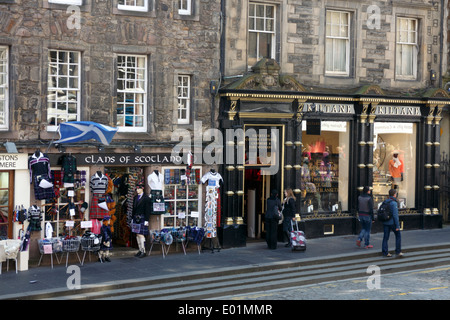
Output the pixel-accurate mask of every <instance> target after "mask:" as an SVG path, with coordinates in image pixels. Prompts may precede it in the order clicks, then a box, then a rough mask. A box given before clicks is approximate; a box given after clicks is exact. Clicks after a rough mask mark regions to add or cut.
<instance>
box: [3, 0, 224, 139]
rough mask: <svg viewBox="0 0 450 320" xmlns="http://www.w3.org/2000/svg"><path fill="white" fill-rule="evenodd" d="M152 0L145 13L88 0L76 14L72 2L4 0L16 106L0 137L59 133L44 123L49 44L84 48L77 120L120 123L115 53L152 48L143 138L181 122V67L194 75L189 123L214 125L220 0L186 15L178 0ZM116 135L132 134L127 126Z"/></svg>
mask: <svg viewBox="0 0 450 320" xmlns="http://www.w3.org/2000/svg"><path fill="white" fill-rule="evenodd" d="M149 3H150V5H149V7H150V8H149V12H145V13H142V12H130V11H125V12H124V11H120V10H118V9H117V0H83V5H82V6H80V7H76V8H78V9H77V10H79V15H78V16H76V15H75V14H76V12H75V11H67V8H68V6H67V5H59V4H52V3H48V1H47V0H0V45H7V46H9V50H10V83H9V87H10V110H11V112H10V113H11V115H10V130H9V131H8V132H2V133H0V137H2V138H8V139H21V140H37V139H51V138H53V137H55V134H54V133H48V132H47V131H46V99H47V97H46V94H47V92H46V90H47V85H46V82H47V72H48V71H47V68H48V58H47V56H48V50H49V48H50V49H63V50H77V51H81V53H82V66H81V82H82V91H81V96H82V98H81V99H82V102H81V119H80V120H90V121H97V122H101V123H104V124H108V125H112V126H115V124H116V123H115V121H116V120H115V108H116V70H115V69H116V68H115V63H116V56H117V54H139V55H146V56H147V58H148V60H147V61H148V69H149V72H148V74H149V77H148V105H149V115H148V119H149V121H148V133H149V134H144V135H142V138H143V139H146V140H158V141H161V139H163V140H164V139H168V140H170V135H171V133H172V131H173V130H175V129H176V128H177V127H178V126H177V124H176V123H177V122H176V108H177V100H176V76H177V74H179V73H183V74H190V75H191V76H192V84H191V85H192V91H191V96H192V100H191V104H192V108H193V109H192V110H193V111H192V118H191V123H193V121H195V120H197V121H202V122H203V124H204V125H206V126H209V125H210V123H211V119H210V111H211V99H212V96H211V94H210V91H209V84H210V81H211V80H219V57H220V55H219V46H220V34H219V21H220V19H219V15H220V1H219V0H213V1H209V0H196V1H193V4H194V14H193V15H192V16H188V17H186V16H179V15H178V14H177V1H175V0H173V1H171V0H162V1H149ZM73 18H75V19H77V21H74V20H70V19H73ZM68 21H69V23H68ZM71 22H72V23H73V22H75V23H79V27H74V26H75V24H70V23H71ZM216 114H217V113H216ZM184 127H188V128H189V127H190V126H189V125H184ZM133 137H135V136H133ZM117 138H119V139H120V138H123V139H130V134H125V133H123V134H119V135H117Z"/></svg>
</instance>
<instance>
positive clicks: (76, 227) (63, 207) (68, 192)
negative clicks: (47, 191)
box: [41, 168, 88, 237]
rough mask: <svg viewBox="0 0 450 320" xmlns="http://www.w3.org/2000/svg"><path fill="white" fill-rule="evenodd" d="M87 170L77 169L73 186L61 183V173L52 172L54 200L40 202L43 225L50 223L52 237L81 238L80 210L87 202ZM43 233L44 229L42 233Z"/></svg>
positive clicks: (82, 230) (82, 213)
mask: <svg viewBox="0 0 450 320" xmlns="http://www.w3.org/2000/svg"><path fill="white" fill-rule="evenodd" d="M87 175H88V169H87V168H78V170H77V171H76V174H75V178H74V183H73V184H71V185H73V186H69V185H67V184H64V183H63V182H62V171H61V170H52V176H53V177H54V178H53V181H54V182H55V185H54V190H55V195H56V196H55V198H54V199H47V200H43V201H42V205H41V213H42V214H43V218H44V219H43V221H44V225H45V224H46V223H47V222H50V224H51V227H52V229H53V237H58V236H81V235H82V234H83V233H84V231H85V230H84V229H82V228H81V221H83V220H84V214H85V213H84V212H83V210H82V206H83V203H85V202H86V201H87V191H86V177H87ZM42 232H44V229H43V231H42Z"/></svg>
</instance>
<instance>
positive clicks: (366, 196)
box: [356, 186, 373, 249]
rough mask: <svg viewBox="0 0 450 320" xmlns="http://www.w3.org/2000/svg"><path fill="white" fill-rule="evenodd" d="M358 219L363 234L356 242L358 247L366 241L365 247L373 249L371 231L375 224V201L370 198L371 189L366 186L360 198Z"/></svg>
mask: <svg viewBox="0 0 450 320" xmlns="http://www.w3.org/2000/svg"><path fill="white" fill-rule="evenodd" d="M358 217H359V223H360V224H361V232H360V234H359V236H358V240H356V245H357V246H358V247H360V246H361V241H362V240H363V239H364V247H365V248H366V249H370V248H373V246H372V245H371V244H370V231H371V229H372V222H373V200H372V197H371V196H370V188H369V187H367V186H365V187H364V188H363V192H362V195H360V196H359V197H358Z"/></svg>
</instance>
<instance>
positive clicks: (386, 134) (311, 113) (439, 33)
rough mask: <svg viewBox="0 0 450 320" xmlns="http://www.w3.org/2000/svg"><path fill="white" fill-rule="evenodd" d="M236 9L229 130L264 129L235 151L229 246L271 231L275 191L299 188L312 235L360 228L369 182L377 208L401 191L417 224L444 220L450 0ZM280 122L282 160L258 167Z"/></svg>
mask: <svg viewBox="0 0 450 320" xmlns="http://www.w3.org/2000/svg"><path fill="white" fill-rule="evenodd" d="M225 17H226V21H225V33H226V36H225V37H224V38H225V42H224V62H223V69H222V72H223V74H224V80H225V81H224V82H225V85H224V86H223V87H222V88H221V90H220V91H219V93H220V96H221V102H220V110H221V111H220V120H221V128H222V129H223V130H224V131H226V130H227V129H229V130H231V129H233V128H242V129H243V130H244V132H245V133H247V130H252V132H253V133H250V131H248V132H249V133H248V135H247V139H246V138H243V139H244V140H243V141H235V143H234V144H233V145H234V147H235V150H234V149H228V151H229V153H230V157H231V156H233V152H235V153H236V154H238V156H235V160H234V162H233V163H231V164H230V163H228V164H227V165H226V166H224V174H225V175H226V176H227V177H228V179H229V180H230V181H231V183H230V184H229V185H227V186H225V188H224V191H225V193H226V194H227V196H226V197H225V199H224V206H225V208H224V212H225V214H224V216H225V219H226V221H228V224H227V225H225V226H224V228H223V239H224V242H227V243H228V244H229V245H242V243H244V242H245V237H243V236H242V235H243V234H245V235H248V234H251V235H252V236H254V237H258V236H263V235H264V233H265V230H264V223H263V222H264V212H265V199H266V198H267V197H268V196H269V194H270V190H271V189H277V190H278V192H279V195H280V196H281V197H283V194H282V191H283V190H284V189H286V188H291V189H292V190H293V192H294V194H295V196H296V199H297V200H296V201H297V203H296V204H297V207H296V213H297V217H298V219H297V220H299V221H301V222H300V223H301V224H302V228H303V230H305V232H306V233H307V236H309V237H315V236H329V235H337V234H350V233H356V232H357V231H358V228H359V224H358V223H357V220H356V218H357V197H358V195H359V192H360V191H362V189H363V186H366V185H367V186H369V187H371V188H372V190H373V195H374V201H375V206H374V210H375V211H376V209H377V206H378V205H379V204H380V203H381V201H382V199H384V198H386V196H387V194H388V191H389V189H390V188H396V189H398V192H399V198H400V199H401V208H402V211H401V213H402V215H401V223H402V227H404V228H405V229H408V228H423V227H426V228H428V227H430V226H439V225H440V223H441V222H442V214H441V213H440V212H439V209H438V207H439V195H440V194H441V190H442V189H443V188H441V183H440V182H439V174H440V173H439V172H440V171H439V170H440V169H439V168H440V156H441V152H443V151H448V150H449V146H448V132H449V131H448V130H449V128H448V122H447V120H444V121H442V127H441V120H442V119H443V118H445V117H448V113H447V106H448V103H449V95H448V92H447V91H446V90H444V85H445V82H444V81H445V80H444V75H445V74H446V73H447V69H448V36H447V32H446V30H448V23H447V19H446V17H448V1H421V0H417V1H416V0H410V1H409V0H408V1H372V2H370V3H368V2H361V1H339V0H321V1H300V0H299V1H276V0H275V1H251V0H249V1H229V2H227V5H226V9H225ZM437 128H438V129H437ZM269 129H270V130H272V131H271V132H272V136H274V135H275V136H276V137H277V138H276V139H274V140H273V141H272V143H274V142H276V143H277V145H278V146H279V149H278V150H276V152H278V153H279V157H278V156H277V157H275V158H272V159H270V161H269V162H264V161H261V158H260V157H257V158H256V159H253V163H252V162H251V159H250V161H249V157H248V155H249V154H250V152H249V151H251V143H252V141H253V142H254V141H260V140H259V139H260V137H264V138H265V139H266V138H267V137H270V134H269V133H268V132H269V131H270V130H269ZM255 131H256V133H254V132H255ZM276 133H278V135H276ZM252 134H254V136H252ZM268 134H269V136H268ZM242 137H244V136H242ZM239 139H240V138H239V137H238V139H237V140H239ZM277 139H278V140H277ZM441 141H442V142H444V143H446V144H445V145H443V144H441ZM259 143H263V144H264V140H261V141H260V142H258V143H256V144H257V145H259ZM405 143H406V144H405ZM441 148H442V150H441ZM226 150H227V149H226ZM239 150H241V154H244V156H239V152H238V151H239ZM398 153H400V161H401V163H404V168H403V167H402V169H400V171H402V170H405V171H404V172H403V171H402V173H401V177H400V171H399V170H397V171H395V170H394V171H392V170H389V168H390V167H389V166H388V165H389V163H390V161H391V160H392V157H393V155H394V154H398ZM269 164H270V166H278V167H279V168H280V170H279V171H278V172H277V173H275V174H273V173H272V174H269V175H268V174H265V175H264V174H263V171H264V170H265V169H266V168H267V166H269ZM333 168H334V169H333ZM396 168H397V167H396ZM406 168H407V169H406ZM406 171H408V172H406ZM397 177H398V183H397V182H396V181H395V180H397ZM249 203H250V206H249ZM444 219H448V216H444ZM355 221H356V222H355ZM431 221H433V222H431ZM374 228H375V229H377V228H379V226H377V225H375V227H374ZM378 230H379V229H378ZM279 231H281V228H280V230H279ZM280 233H281V232H279V234H280ZM280 240H281V239H280Z"/></svg>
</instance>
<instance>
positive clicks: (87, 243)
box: [81, 234, 103, 266]
mask: <svg viewBox="0 0 450 320" xmlns="http://www.w3.org/2000/svg"><path fill="white" fill-rule="evenodd" d="M93 235H94V234H93ZM101 243H102V236H100V235H94V237H89V238H87V237H82V238H81V250H83V251H84V253H83V260H82V261H81V265H82V266H83V264H84V259H85V258H86V253H87V252H89V261H91V252H95V253H96V254H97V256H98V258H99V260H100V262H101V263H103V260H102V259H101V257H100V244H101Z"/></svg>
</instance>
